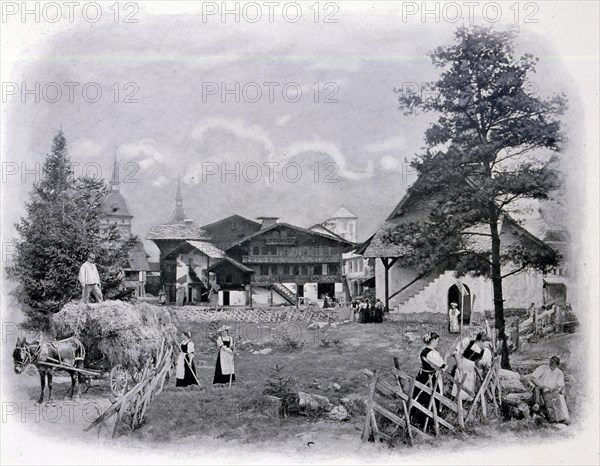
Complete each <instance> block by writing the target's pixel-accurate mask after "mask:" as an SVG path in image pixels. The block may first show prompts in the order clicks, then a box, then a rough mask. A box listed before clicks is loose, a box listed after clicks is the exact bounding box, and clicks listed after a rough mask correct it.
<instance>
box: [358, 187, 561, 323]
mask: <svg viewBox="0 0 600 466" xmlns="http://www.w3.org/2000/svg"><path fill="white" fill-rule="evenodd" d="M430 202H432V199H423V198H422V197H420V196H418V195H413V194H412V191H411V190H410V189H409V191H408V192H407V193H406V195H405V196H404V197H403V198H402V200H401V201H400V203H399V204H398V205H397V206H396V207H395V208H394V210H393V211H392V213H391V214H390V215H389V216H388V218H387V219H386V221H385V222H384V224H383V225H382V226H381V227H380V228H379V229H378V230H377V231H376V232H375V234H374V235H373V236H372V237H371V238H369V239H368V240H367V241H366V242H365V243H363V244H362V245H361V246H359V248H357V250H356V253H358V254H362V255H364V257H366V258H373V259H376V266H375V284H376V295H377V297H378V298H380V299H381V300H382V301H384V303H385V304H386V306H387V307H388V308H389V309H390V310H395V311H397V312H399V313H413V312H414V313H418V312H440V313H445V312H447V309H448V308H449V304H450V303H451V302H457V303H458V305H459V308H460V309H461V311H462V312H463V317H464V322H465V323H467V324H468V323H469V321H470V317H471V314H472V313H474V312H478V313H483V312H484V311H491V310H493V293H492V284H491V281H490V280H489V279H486V278H484V277H475V276H471V275H467V276H464V277H461V278H460V279H459V278H457V277H456V274H455V272H454V271H453V270H447V269H445V268H443V267H441V268H440V267H438V268H434V270H431V271H430V272H429V273H426V274H420V273H418V272H417V271H416V270H414V269H411V268H408V267H401V266H400V265H399V264H398V263H397V261H398V259H399V258H400V257H402V256H403V254H405V253H406V249H405V246H404V245H403V244H393V243H389V242H387V241H385V240H384V237H385V235H386V233H388V232H389V231H391V230H392V229H394V228H395V227H396V226H397V225H400V224H402V223H408V222H415V221H416V222H418V221H423V220H425V219H426V218H427V216H428V212H429V208H428V205H430V204H429V203H430ZM500 235H501V238H502V245H503V247H509V246H510V245H514V244H515V243H527V244H528V246H532V247H537V248H540V250H543V251H546V252H549V253H553V252H554V251H553V250H552V248H551V247H550V246H549V245H548V244H546V243H545V242H544V241H542V240H541V239H539V238H537V237H536V236H534V235H533V234H531V233H530V232H529V231H528V230H526V229H525V228H524V227H522V226H521V225H519V224H518V223H517V222H515V221H514V220H513V219H512V218H510V217H509V216H508V215H505V216H504V218H503V220H502V225H501V232H500ZM512 270H515V268H514V267H513V268H510V266H507V267H506V270H503V273H504V274H507V273H508V272H511V271H512ZM553 280H554V279H553V278H552V277H551V276H547V275H544V274H542V273H539V272H536V271H520V272H517V273H513V274H512V275H509V276H507V277H506V278H504V280H503V285H504V286H503V290H504V299H505V308H527V307H528V306H529V305H530V303H534V304H535V305H537V306H540V305H542V304H544V303H545V295H544V286H545V283H547V282H548V281H553Z"/></svg>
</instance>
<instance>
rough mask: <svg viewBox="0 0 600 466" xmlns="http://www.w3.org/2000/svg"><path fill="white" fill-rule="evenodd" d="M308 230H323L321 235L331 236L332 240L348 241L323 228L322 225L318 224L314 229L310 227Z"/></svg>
mask: <svg viewBox="0 0 600 466" xmlns="http://www.w3.org/2000/svg"><path fill="white" fill-rule="evenodd" d="M308 229H309V230H310V231H317V230H323V231H321V232H320V233H323V234H324V235H327V236H331V237H332V238H335V239H341V240H344V241H346V239H345V238H344V237H343V236H340V235H338V234H337V233H334V232H333V231H331V230H330V229H329V228H327V227H325V226H323V224H321V223H316V224H314V225H313V226H312V227H309V228H308Z"/></svg>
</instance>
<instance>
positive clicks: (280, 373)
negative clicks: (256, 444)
mask: <svg viewBox="0 0 600 466" xmlns="http://www.w3.org/2000/svg"><path fill="white" fill-rule="evenodd" d="M271 374H272V376H271V378H269V379H267V388H265V390H264V392H263V393H264V394H265V395H271V396H274V397H277V398H280V399H281V404H280V408H279V415H280V416H284V417H285V416H287V415H288V414H290V415H298V414H299V413H300V406H299V397H298V393H296V387H297V385H298V383H297V382H296V379H294V377H293V376H291V375H287V374H285V373H284V369H283V367H281V366H280V365H279V364H275V367H274V368H273V369H272V370H271Z"/></svg>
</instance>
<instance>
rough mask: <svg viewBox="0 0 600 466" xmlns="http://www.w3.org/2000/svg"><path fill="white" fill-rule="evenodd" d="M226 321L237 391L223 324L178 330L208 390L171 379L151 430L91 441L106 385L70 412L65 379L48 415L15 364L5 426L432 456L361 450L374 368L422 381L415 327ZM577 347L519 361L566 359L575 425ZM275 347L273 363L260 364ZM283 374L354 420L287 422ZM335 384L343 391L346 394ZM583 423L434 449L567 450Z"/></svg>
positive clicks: (565, 342)
mask: <svg viewBox="0 0 600 466" xmlns="http://www.w3.org/2000/svg"><path fill="white" fill-rule="evenodd" d="M222 323H225V322H221V324H222ZM227 323H228V324H229V325H230V326H231V327H232V331H231V334H232V336H233V337H234V338H235V339H236V341H237V351H236V361H235V364H236V381H235V382H234V383H233V384H232V387H231V388H229V387H227V386H214V385H213V384H212V378H213V375H214V368H215V362H216V357H217V352H216V346H215V344H214V342H213V340H211V337H212V335H213V330H214V325H212V324H207V323H205V322H204V323H202V322H190V321H181V322H178V327H179V328H181V329H182V330H184V329H185V330H191V332H192V334H193V337H192V339H193V341H194V343H195V345H196V359H195V361H196V367H197V373H198V377H199V379H200V383H201V385H200V387H188V388H175V387H174V381H171V383H170V384H169V386H168V387H167V388H166V389H165V391H163V393H161V394H160V395H159V396H158V397H157V398H156V399H155V400H154V401H153V402H152V403H151V405H150V408H149V410H148V412H147V417H146V423H145V424H144V425H143V426H142V427H141V428H140V429H138V430H136V431H134V432H130V431H127V430H123V431H122V432H121V434H122V435H121V436H119V437H118V438H117V439H111V438H110V431H111V429H112V422H110V425H108V426H105V427H103V428H101V429H100V430H98V429H94V431H90V432H83V429H84V428H85V427H86V426H87V425H89V423H90V422H91V421H92V420H93V419H94V418H95V417H96V415H97V413H99V412H100V411H101V410H104V409H106V407H108V406H109V404H110V401H109V395H110V394H109V389H108V381H107V380H98V381H94V382H93V386H92V387H91V388H90V389H89V391H88V392H87V393H85V394H84V395H83V397H82V400H79V401H77V402H71V401H67V400H65V399H64V397H65V395H66V393H67V392H68V389H69V386H70V380H69V379H68V377H59V378H58V379H57V380H55V389H54V393H55V400H56V401H55V402H54V403H51V404H49V403H47V402H46V403H45V404H44V405H42V406H41V407H40V406H38V405H36V403H35V400H36V399H37V396H38V395H39V378H38V376H37V374H36V371H35V370H29V371H27V373H24V374H21V375H16V374H15V373H14V372H12V367H8V366H9V365H7V364H3V373H2V379H3V393H4V394H5V395H6V394H10V395H9V396H8V397H7V396H3V400H4V407H3V417H5V418H6V421H5V422H13V423H21V425H22V426H23V427H25V428H26V429H27V430H28V431H30V432H32V433H34V434H35V435H38V434H40V435H44V436H51V437H54V438H63V439H64V438H65V437H67V438H70V439H72V440H76V441H81V442H84V443H95V444H98V443H97V442H101V444H102V445H103V447H104V448H118V447H124V446H127V447H128V448H135V447H136V446H138V447H140V448H143V449H144V451H150V452H156V453H157V454H158V453H161V452H165V451H177V452H178V454H181V455H183V454H185V452H188V453H193V452H195V451H205V450H206V449H208V452H210V453H211V454H215V455H217V454H221V453H222V454H225V455H228V454H230V452H231V451H233V450H235V451H236V452H238V453H239V452H246V454H247V456H243V455H242V458H245V459H247V460H248V461H250V459H251V458H255V457H256V458H259V457H260V456H261V455H269V454H272V455H281V454H285V456H286V457H289V458H294V460H295V459H296V458H298V459H301V458H305V459H307V460H308V459H309V458H310V459H311V460H312V461H319V460H323V461H325V460H330V459H339V458H341V457H348V458H360V459H361V462H367V463H370V462H374V461H377V459H378V458H379V460H381V461H387V460H392V459H393V458H394V457H395V456H396V455H398V454H401V455H402V456H403V457H405V456H407V455H415V454H416V455H418V454H424V453H427V452H428V451H431V449H432V447H433V445H430V444H427V443H422V444H419V445H416V446H415V447H413V448H411V449H408V448H407V447H405V446H402V445H400V446H398V447H396V448H389V447H388V446H387V445H386V444H370V443H362V442H361V441H360V434H361V430H362V426H363V423H364V408H361V406H362V405H361V403H360V401H355V400H364V399H366V397H367V394H368V388H367V385H368V381H369V379H368V377H367V376H365V374H364V373H363V369H369V370H376V369H379V370H384V371H385V370H388V369H389V368H391V367H392V366H393V358H394V357H398V358H399V361H400V366H401V370H402V371H404V372H406V373H408V374H415V373H416V372H417V370H418V366H419V363H418V356H417V355H418V352H419V349H420V348H421V347H422V343H421V341H420V334H419V332H420V331H422V330H423V328H422V327H419V326H415V325H413V324H411V323H410V322H402V323H401V322H388V323H384V324H354V323H351V324H343V325H339V326H338V327H337V328H335V329H333V328H323V329H316V330H308V329H307V324H305V323H300V322H292V323H277V324H250V323H236V322H227ZM430 325H431V327H432V328H433V327H435V326H436V325H437V323H435V322H430ZM282 330H285V331H286V332H287V334H288V335H290V336H291V337H292V339H293V340H294V341H297V342H300V343H301V344H302V342H303V346H302V347H301V348H299V349H292V348H290V347H289V345H286V344H285V343H284V342H282V341H281V340H280V338H279V335H281V332H282ZM577 339H578V335H577V334H572V335H561V336H556V337H549V338H545V339H542V340H540V342H539V343H536V344H532V345H530V346H528V347H526V348H525V349H524V351H523V352H521V353H515V354H513V356H512V364H513V368H514V369H515V370H517V371H519V372H521V373H528V372H531V370H533V369H534V368H535V367H536V366H537V365H538V364H541V363H544V362H546V360H547V359H548V358H549V357H550V356H551V355H552V354H559V355H560V357H561V360H562V361H564V363H563V365H562V366H563V367H562V368H563V370H564V371H565V375H566V380H567V385H568V392H569V404H570V406H571V407H572V408H573V415H574V417H575V418H576V416H577V413H578V410H579V408H578V406H577V404H576V403H574V400H575V399H576V398H577V396H578V395H579V392H580V389H579V386H580V385H581V384H580V383H578V380H579V379H580V373H579V369H578V363H579V362H580V361H573V360H572V358H571V351H570V348H571V346H572V344H573V343H574V342H576V340H577ZM8 340H10V338H9V339H8ZM327 342H328V343H327ZM454 342H455V337H454V336H453V335H452V336H451V335H442V338H441V342H440V352H441V353H442V354H444V352H445V351H446V349H448V348H449V347H451V346H452V345H453V344H454ZM11 345H12V346H11ZM13 347H14V341H13V342H12V343H11V342H10V341H7V342H5V343H4V344H3V353H4V354H5V355H6V354H7V353H8V354H10V353H9V352H8V351H7V350H10V351H12V348H13ZM269 348H270V349H271V351H270V352H269V353H268V354H253V352H256V351H260V350H265V349H269ZM5 362H6V361H5ZM276 365H277V366H279V367H280V368H281V373H282V374H284V375H287V376H291V377H293V379H294V382H295V383H294V385H293V387H294V390H296V391H298V390H300V391H304V392H308V393H312V394H319V395H324V396H327V397H328V398H329V399H330V401H331V402H332V403H333V404H334V405H339V404H340V403H341V399H342V398H349V399H350V404H347V406H349V411H350V414H351V417H350V419H349V420H347V421H343V422H337V421H331V420H324V419H311V418H308V417H288V418H286V419H283V418H280V417H279V416H278V415H277V412H276V407H275V405H274V404H273V403H272V402H271V401H270V400H269V398H268V397H267V396H266V395H265V394H264V390H265V388H266V387H267V379H269V378H273V377H274V372H273V370H274V368H275V366H276ZM334 383H336V384H339V389H338V390H336V387H334V386H333V384H334ZM7 403H8V404H7ZM36 413H38V414H36ZM575 425H576V423H575V424H573V425H571V426H568V427H567V426H562V425H560V426H553V425H548V424H546V425H542V426H532V425H530V424H527V423H524V422H517V421H513V422H509V423H506V422H499V421H497V420H495V421H487V422H483V423H482V424H481V425H479V426H477V428H476V429H474V431H473V432H471V433H470V434H468V435H461V436H449V435H448V436H444V437H443V438H441V439H440V440H439V441H437V442H436V444H435V451H436V452H442V451H445V450H447V451H448V452H452V451H454V450H456V448H460V449H463V448H478V447H479V446H481V439H482V438H484V439H485V438H488V439H489V438H493V439H494V441H500V442H501V443H502V442H505V443H506V444H511V442H521V441H522V439H523V438H528V439H530V440H529V441H533V442H539V441H540V440H541V439H546V440H547V439H548V438H556V439H557V440H558V439H561V438H564V437H565V436H567V437H568V436H569V435H571V434H572V433H574V432H575V430H574V429H576V427H575ZM502 439H503V440H502ZM386 458H387V459H386Z"/></svg>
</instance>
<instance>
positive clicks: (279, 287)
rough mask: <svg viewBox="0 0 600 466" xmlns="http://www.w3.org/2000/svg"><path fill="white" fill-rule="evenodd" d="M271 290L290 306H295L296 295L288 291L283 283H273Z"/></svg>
mask: <svg viewBox="0 0 600 466" xmlns="http://www.w3.org/2000/svg"><path fill="white" fill-rule="evenodd" d="M271 286H272V287H273V290H274V291H276V292H277V293H278V294H279V295H280V296H281V297H283V298H284V299H285V300H286V301H287V302H289V303H290V304H296V293H294V292H293V291H292V290H290V289H289V288H288V287H287V286H285V285H284V284H283V283H278V282H277V283H273V284H272V285H271Z"/></svg>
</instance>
